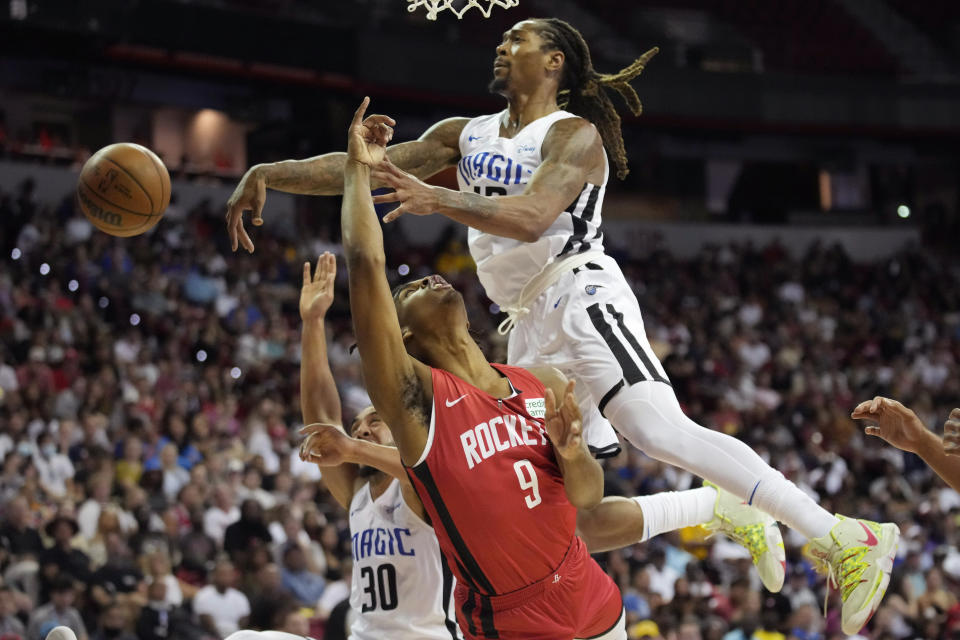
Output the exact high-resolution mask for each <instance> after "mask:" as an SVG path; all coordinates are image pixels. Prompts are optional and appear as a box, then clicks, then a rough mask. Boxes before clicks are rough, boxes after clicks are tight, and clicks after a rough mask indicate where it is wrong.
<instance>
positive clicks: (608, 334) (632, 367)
mask: <svg viewBox="0 0 960 640" xmlns="http://www.w3.org/2000/svg"><path fill="white" fill-rule="evenodd" d="M587 314H588V315H589V316H590V321H591V322H592V323H593V326H594V328H596V330H597V333H599V334H600V336H601V337H602V338H603V340H604V342H606V343H607V346H608V347H609V348H610V352H611V353H612V354H613V357H614V358H616V359H617V363H618V364H619V365H620V368H621V369H622V370H623V377H624V378H626V380H627V384H634V383H637V382H642V381H643V380H646V378H644V376H643V373H641V372H640V367H638V366H637V363H636V362H634V361H633V358H631V357H630V354H629V353H627V348H626V347H624V346H623V343H622V342H620V338H618V337H617V336H616V334H614V333H613V327H611V326H610V325H609V324H607V321H606V319H605V318H604V317H603V311H601V310H600V303H599V302H597V303H594V304H592V305H590V306H589V307H587Z"/></svg>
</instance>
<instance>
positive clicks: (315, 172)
mask: <svg viewBox="0 0 960 640" xmlns="http://www.w3.org/2000/svg"><path fill="white" fill-rule="evenodd" d="M386 122H389V123H390V126H393V120H392V119H390V118H387V120H386ZM467 122H468V119H467V118H447V119H446V120H441V121H440V122H438V123H436V124H435V125H433V126H432V127H430V128H429V129H427V131H426V132H424V134H423V135H422V136H420V138H419V139H418V140H412V141H410V142H401V143H400V144H396V145H393V146H392V147H390V148H389V149H388V150H387V155H388V156H389V158H390V160H391V162H393V163H394V164H395V165H397V166H398V167H401V168H403V169H406V170H407V171H409V172H410V173H412V174H413V175H415V176H417V177H419V178H429V177H430V176H432V175H434V174H435V173H437V172H438V171H441V170H443V169H445V168H447V167H452V166H454V165H455V164H456V163H457V160H458V159H459V158H460V144H459V140H460V132H461V131H463V127H464V125H466V123H467ZM346 160H347V154H346V153H343V152H333V153H325V154H323V155H319V156H314V157H313V158H307V159H305V160H283V161H281V162H272V163H268V164H258V165H255V166H253V167H251V168H250V169H248V170H247V172H246V173H245V174H244V175H243V177H242V178H241V179H240V183H239V184H238V185H237V188H236V189H235V190H234V192H233V195H231V196H230V199H229V200H228V201H227V232H228V233H229V234H230V242H231V245H232V247H233V250H234V251H236V250H237V247H238V245H243V248H244V249H246V250H247V251H251V252H252V251H253V241H252V240H251V239H250V236H249V235H248V234H247V231H246V229H245V228H244V226H243V212H244V211H250V212H251V213H252V216H253V217H252V220H253V224H254V226H260V225H261V224H263V205H264V203H265V202H266V198H267V189H275V190H277V191H284V192H286V193H297V194H303V195H316V196H328V195H339V194H341V193H343V167H344V164H345V163H346Z"/></svg>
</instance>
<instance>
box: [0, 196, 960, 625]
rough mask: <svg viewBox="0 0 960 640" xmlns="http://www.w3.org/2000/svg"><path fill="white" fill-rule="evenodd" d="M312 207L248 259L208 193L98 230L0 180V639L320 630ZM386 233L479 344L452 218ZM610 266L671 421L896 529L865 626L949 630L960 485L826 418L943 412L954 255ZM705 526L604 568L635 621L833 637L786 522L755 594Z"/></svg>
mask: <svg viewBox="0 0 960 640" xmlns="http://www.w3.org/2000/svg"><path fill="white" fill-rule="evenodd" d="M335 203H336V201H335V200H333V199H330V209H329V211H328V212H327V213H326V214H325V215H319V216H317V217H314V218H313V219H310V220H309V221H304V227H303V228H302V229H299V230H298V231H299V233H297V234H295V235H296V237H299V238H300V239H301V240H300V241H299V242H297V243H294V242H289V241H286V240H282V239H280V238H279V237H277V236H275V235H273V234H272V233H271V228H270V226H269V225H267V226H265V227H262V228H260V229H258V234H257V251H256V252H255V253H254V254H252V255H250V254H246V253H237V254H233V253H230V252H229V251H228V250H227V247H226V242H227V240H226V234H225V233H223V229H222V215H221V214H220V207H217V208H216V209H214V208H213V206H212V204H211V203H204V204H201V205H199V206H198V207H197V208H196V209H194V210H191V211H178V210H177V209H176V207H174V208H173V209H172V210H171V211H170V212H169V213H168V215H167V217H166V218H165V219H164V220H163V221H162V223H161V224H160V225H159V227H158V228H157V229H156V230H155V231H153V232H151V233H149V234H147V235H144V236H141V237H136V238H129V239H114V238H110V237H108V236H106V235H104V234H101V233H99V232H95V231H93V230H92V229H91V227H90V226H89V224H88V223H87V222H86V221H85V220H84V219H83V218H82V215H81V214H80V213H79V212H78V211H77V210H76V209H75V207H74V204H73V201H72V199H71V198H70V197H66V198H64V199H63V200H62V201H60V202H59V203H57V202H56V201H54V202H52V203H47V202H44V199H43V198H41V197H39V196H38V194H36V193H33V192H32V191H31V188H30V184H29V183H25V184H23V185H21V188H20V189H19V190H18V191H15V192H2V193H0V225H2V230H0V231H2V232H0V237H2V238H3V240H2V242H3V245H4V246H3V248H2V250H3V252H4V255H5V256H9V259H5V261H4V263H3V268H2V270H0V335H2V336H3V350H2V351H0V389H2V393H3V396H2V399H0V421H2V422H0V424H2V429H0V458H2V461H3V464H2V475H0V509H2V511H0V520H2V522H3V526H2V529H0V569H2V571H3V576H4V581H3V587H2V588H0V607H2V608H0V616H2V617H0V635H3V636H4V637H6V638H8V640H14V638H16V637H19V638H22V640H42V635H43V633H45V631H46V630H49V628H51V627H52V626H53V625H54V624H55V623H60V624H63V623H67V624H70V626H73V627H74V628H77V629H81V630H82V629H86V633H87V634H88V635H89V637H90V638H97V639H114V638H118V637H123V638H130V637H131V635H130V634H135V637H138V638H141V640H155V639H157V640H159V639H161V638H173V637H176V638H180V637H186V638H198V639H200V638H213V637H224V636H225V635H227V634H229V633H230V632H231V631H233V630H236V629H237V628H241V627H244V626H249V627H252V628H280V629H286V630H291V631H293V632H295V633H299V634H310V635H313V636H314V637H316V638H324V639H330V638H337V637H343V625H344V620H345V619H346V618H347V617H348V616H347V611H346V608H347V605H346V602H345V599H346V598H347V595H348V593H349V580H350V543H349V540H350V535H349V532H348V523H347V518H346V513H345V512H344V511H343V510H342V509H341V508H339V507H338V506H337V505H335V503H334V501H333V500H332V499H331V498H330V496H329V494H328V493H327V492H326V491H325V490H324V487H323V480H322V477H321V474H320V473H319V470H318V469H317V468H315V467H312V466H310V465H307V464H304V463H302V462H301V461H300V460H299V459H298V457H297V444H298V442H297V440H298V439H297V429H298V427H299V426H300V425H301V424H302V422H301V419H300V415H299V378H298V369H299V357H300V356H299V339H300V326H299V316H298V310H297V302H298V296H299V287H300V284H301V283H300V281H299V278H300V275H301V267H302V264H303V261H305V260H312V259H315V256H316V255H318V253H319V252H321V251H322V250H326V249H330V250H333V251H334V252H336V251H337V250H338V244H337V242H336V238H337V226H338V219H337V215H336V214H337V208H336V206H335ZM389 240H390V242H389V244H390V248H389V254H390V255H389V256H388V262H389V264H390V265H391V266H392V267H391V277H392V278H393V279H395V280H397V281H399V280H404V279H407V278H412V277H416V276H420V275H425V274H428V273H432V272H434V271H439V272H441V273H444V274H445V276H447V277H448V278H449V279H450V280H451V281H452V282H453V283H454V284H455V286H457V287H458V289H460V290H461V291H463V293H464V296H465V298H466V300H467V303H468V305H469V311H470V315H471V318H472V319H473V326H474V328H475V329H476V330H477V335H478V337H479V339H480V340H481V342H482V344H483V345H484V347H485V349H486V350H487V351H488V353H489V354H490V356H491V357H492V358H494V359H499V360H502V359H503V357H504V352H505V345H504V343H503V341H502V338H500V337H499V336H498V335H497V333H496V331H495V330H494V327H495V325H496V323H497V321H498V320H499V315H498V314H495V313H493V311H495V308H491V307H490V303H489V301H488V300H487V299H486V298H485V296H484V295H483V292H482V290H481V289H480V286H479V284H478V283H477V281H476V276H475V274H474V273H473V271H472V262H471V261H470V259H469V256H468V254H467V252H466V247H465V245H464V244H463V242H462V239H461V235H460V234H459V233H457V232H456V230H455V229H454V228H453V227H451V228H450V229H449V231H448V232H446V233H444V234H442V236H441V241H440V244H439V245H438V246H437V247H436V248H435V249H434V250H433V251H426V252H425V251H423V250H422V249H414V248H411V247H410V246H409V244H408V243H407V241H406V240H405V239H404V238H403V235H402V234H401V233H394V234H392V235H391V236H390V238H389ZM425 256H432V257H425ZM619 258H620V261H621V265H622V266H623V269H624V271H625V273H626V275H627V277H628V278H629V280H630V282H631V284H632V286H633V288H634V290H635V291H636V292H637V295H638V297H639V300H640V304H641V306H642V308H643V309H644V317H645V321H646V326H647V332H648V334H649V336H650V338H651V342H652V344H653V346H654V348H655V350H656V351H657V352H658V353H659V355H660V357H661V358H662V359H663V361H664V363H665V366H666V368H667V371H668V372H669V374H670V377H671V379H672V381H673V384H674V386H675V387H676V388H677V391H678V395H679V397H680V398H681V400H682V402H683V403H684V408H685V410H686V411H687V412H688V413H689V415H691V417H693V418H694V419H695V420H698V421H702V423H703V424H706V425H710V426H711V427H713V428H715V429H720V430H723V431H726V432H728V433H732V434H734V435H736V436H738V437H740V438H743V439H744V440H745V441H746V442H748V443H750V444H751V445H752V446H753V447H755V448H756V449H757V450H758V451H759V452H760V453H761V454H762V455H763V456H764V457H766V458H768V459H769V460H770V461H771V462H772V463H773V465H774V466H775V467H777V468H778V469H780V470H782V471H783V472H784V473H785V474H786V475H787V476H788V477H790V478H791V479H792V480H794V481H795V482H797V483H798V484H799V485H800V486H801V487H803V488H804V489H805V490H807V491H810V492H811V493H812V494H814V495H816V496H817V497H818V498H819V500H820V501H821V502H822V503H823V504H824V506H825V507H826V508H828V509H830V510H833V511H838V512H844V513H855V514H858V515H859V516H862V517H866V518H870V519H875V520H883V521H887V520H892V521H894V522H897V523H898V524H899V525H900V527H901V529H902V531H903V533H904V537H903V542H902V543H901V547H900V555H899V557H898V564H897V567H896V570H895V572H894V576H893V582H892V584H891V587H890V592H889V595H888V596H887V599H886V600H885V604H884V606H883V608H882V609H881V610H880V611H879V612H878V613H877V615H876V616H875V618H874V620H873V621H872V623H871V626H870V634H869V636H870V637H871V638H876V639H900V638H952V637H955V636H956V634H957V633H958V631H957V630H958V629H960V607H958V606H957V597H956V593H957V590H958V587H960V552H958V545H960V534H958V526H960V495H958V494H957V493H956V492H953V491H952V490H949V489H947V488H946V487H945V485H943V484H942V483H941V482H940V481H939V480H938V479H936V478H935V477H934V476H932V474H931V473H930V471H929V470H928V469H927V468H926V467H925V466H924V465H923V464H922V463H921V462H920V461H919V460H918V459H917V458H915V457H914V456H912V455H908V454H904V453H902V452H900V451H898V450H895V449H893V448H891V447H889V446H886V445H885V444H884V443H882V442H879V441H871V440H870V439H869V438H867V437H865V436H864V435H863V434H862V432H861V430H860V427H859V426H858V425H856V424H855V423H854V422H853V421H851V420H850V419H849V417H848V414H849V412H850V411H851V410H852V408H853V407H854V406H855V405H856V403H857V402H859V401H861V400H863V399H867V398H871V397H873V396H874V395H876V394H883V395H888V396H891V397H895V398H900V399H902V400H903V401H904V402H906V403H907V404H909V405H910V406H912V407H913V408H914V409H915V410H916V411H917V413H918V415H920V416H921V417H922V418H923V420H924V421H925V422H926V423H927V424H928V425H929V426H930V427H931V428H932V429H935V430H936V429H940V428H941V425H942V422H943V420H944V419H945V418H946V415H947V414H948V413H949V410H950V409H951V408H952V406H955V405H956V404H957V399H958V398H960V376H958V373H960V372H958V370H957V361H958V357H960V313H958V310H960V261H958V260H957V258H956V256H952V257H950V256H947V255H944V254H934V253H928V252H925V251H924V250H922V249H921V248H919V247H911V248H907V249H904V250H903V251H901V252H900V253H898V254H897V255H895V256H893V257H891V258H888V259H885V260H883V261H881V262H877V263H869V264H859V263H854V262H852V261H851V260H850V259H849V257H848V256H847V255H846V254H845V251H844V250H843V248H842V247H840V246H839V245H837V246H821V245H819V244H814V245H812V246H810V247H809V248H808V249H807V251H806V253H805V254H804V255H803V258H802V259H800V260H796V259H792V258H790V257H789V255H788V254H787V252H786V251H785V250H784V248H783V247H782V246H781V245H779V244H776V243H774V244H771V245H769V246H757V247H754V246H750V245H747V244H731V245H723V246H714V245H707V246H705V247H704V248H703V249H702V250H701V251H700V252H699V253H697V254H696V255H695V256H694V257H693V258H692V259H685V260H681V259H678V258H676V257H674V256H672V255H671V254H670V253H669V252H667V251H666V250H663V249H653V250H651V251H650V252H649V255H647V256H646V257H644V258H642V259H633V258H629V257H628V256H626V255H623V256H619ZM398 265H401V266H402V267H398ZM400 272H403V273H404V275H402V276H401V275H400ZM344 276H345V272H344V269H341V271H340V273H339V274H338V281H339V286H338V292H337V299H336V302H335V304H334V306H333V308H332V309H331V311H330V314H329V322H328V327H329V336H328V341H329V345H330V348H329V352H330V365H331V367H332V369H333V372H334V377H335V379H336V380H337V383H338V386H339V391H340V395H341V397H342V398H343V403H344V418H345V419H346V420H349V419H350V418H351V417H352V415H353V414H354V413H355V412H356V411H358V410H359V409H360V408H362V407H363V406H365V405H366V404H367V402H368V399H367V396H366V393H365V392H364V390H363V385H362V381H361V380H360V378H359V367H358V360H357V358H356V356H355V355H353V354H351V353H350V352H349V346H350V344H351V342H352V335H351V328H350V319H349V316H348V313H347V292H346V286H345V281H344V280H345V278H344ZM605 467H606V474H607V477H606V490H607V492H608V493H610V494H619V495H636V494H638V493H652V492H657V491H664V490H675V489H684V488H688V487H692V486H695V485H696V484H697V482H698V480H697V479H696V478H693V477H691V476H690V475H689V474H687V473H685V472H682V471H679V470H677V469H674V468H670V467H665V466H664V465H662V464H660V463H658V462H655V461H653V460H651V459H648V458H646V457H645V456H644V455H642V454H640V453H638V452H637V451H635V450H633V449H632V448H631V447H630V446H629V445H626V444H625V446H624V452H623V453H622V454H621V455H619V456H618V457H616V458H613V459H611V460H608V461H606V462H605ZM318 480H319V482H318ZM704 534H705V532H704V531H702V530H699V529H689V530H683V531H681V532H679V533H678V534H673V535H669V536H664V537H662V538H660V539H658V540H655V541H653V542H652V543H650V544H648V545H641V546H636V547H633V548H630V549H625V550H623V551H618V552H613V553H608V554H604V555H603V556H602V557H601V558H600V559H601V560H602V562H603V563H604V565H605V566H606V568H607V570H608V571H610V573H611V575H613V576H614V577H615V578H616V579H617V581H618V583H619V584H620V586H621V588H622V590H623V593H624V602H625V606H626V607H627V611H628V615H629V618H630V623H631V634H632V637H634V638H643V637H651V638H659V637H663V638H677V639H683V640H695V639H696V638H705V639H721V638H722V639H726V640H736V639H738V638H743V639H745V640H746V639H749V638H757V639H770V638H792V639H812V638H834V637H838V633H839V622H838V614H839V601H838V600H837V599H836V598H835V593H834V595H833V596H831V597H830V598H829V599H828V601H827V602H826V605H827V617H826V619H824V618H823V615H822V608H823V606H824V604H825V601H824V596H825V593H826V592H825V584H824V580H823V578H822V577H819V576H817V575H815V574H814V572H813V571H812V568H811V566H810V565H809V564H808V563H807V562H806V561H805V560H804V559H803V557H802V555H801V548H802V546H803V544H804V540H803V539H801V538H799V537H796V536H795V535H794V534H793V533H787V534H786V536H785V537H786V541H787V550H788V559H789V567H788V576H789V577H788V580H787V585H786V587H785V588H784V591H783V593H781V594H780V595H777V596H773V595H771V594H769V593H766V592H765V591H763V589H762V588H761V587H760V585H759V582H758V579H757V576H756V574H755V572H754V571H753V569H752V567H751V563H750V560H749V556H747V555H746V552H745V551H744V550H742V549H741V548H739V547H737V546H736V545H733V544H731V543H729V542H726V541H724V540H721V539H706V538H705V537H704ZM71 621H76V622H75V623H72V622H71ZM81 621H82V626H81V624H80V622H81ZM80 640H84V638H83V636H82V635H81V638H80Z"/></svg>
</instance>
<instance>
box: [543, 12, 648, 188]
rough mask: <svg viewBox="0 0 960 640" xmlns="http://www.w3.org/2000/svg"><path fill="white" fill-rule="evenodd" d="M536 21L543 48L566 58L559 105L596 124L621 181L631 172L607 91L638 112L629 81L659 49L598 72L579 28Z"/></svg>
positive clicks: (551, 20)
mask: <svg viewBox="0 0 960 640" xmlns="http://www.w3.org/2000/svg"><path fill="white" fill-rule="evenodd" d="M536 23H537V25H538V28H537V33H538V34H539V35H540V37H541V38H543V40H544V45H543V46H544V49H545V50H547V51H551V50H555V49H558V50H560V51H561V52H563V55H564V58H565V59H564V63H563V77H562V78H561V79H560V92H559V93H558V94H557V101H558V103H559V105H560V108H562V109H566V110H567V111H570V112H571V113H575V114H577V115H578V116H580V117H582V118H585V119H587V120H589V121H590V122H592V123H593V124H594V126H596V127H597V129H598V130H599V131H600V138H601V139H602V140H603V146H604V147H606V149H607V152H608V153H610V154H611V155H612V156H613V164H614V166H616V168H617V177H618V178H620V179H621V180H623V179H624V178H626V177H627V174H628V173H629V172H630V170H629V169H627V151H626V149H624V147H623V134H622V133H621V131H620V116H619V115H617V110H616V109H615V108H614V106H613V102H611V101H610V97H609V96H608V95H607V91H606V90H607V89H613V90H615V91H616V92H617V93H619V94H620V95H621V96H623V99H624V100H625V101H626V103H627V106H629V107H630V111H631V112H632V113H633V115H636V116H638V115H640V113H641V112H642V111H643V105H642V104H640V97H639V96H638V95H637V92H636V91H634V89H633V87H631V86H630V81H631V80H633V79H634V78H636V77H637V76H638V75H640V73H641V72H642V71H643V68H644V67H645V66H646V65H647V62H648V61H649V60H650V58H652V57H653V56H655V55H656V54H657V52H658V51H660V49H659V48H657V47H654V48H653V49H650V50H649V51H647V52H646V53H644V54H643V55H642V56H640V57H639V58H637V59H636V60H634V61H633V64H631V65H630V66H628V67H626V68H624V69H621V70H620V71H619V72H617V73H614V74H603V73H597V71H596V69H594V68H593V62H592V61H591V60H590V49H589V48H588V47H587V43H586V41H585V40H584V39H583V36H582V35H580V32H579V31H577V30H576V29H574V28H573V27H572V26H571V25H570V24H569V23H567V22H564V21H563V20H560V19H559V18H539V19H537V20H536Z"/></svg>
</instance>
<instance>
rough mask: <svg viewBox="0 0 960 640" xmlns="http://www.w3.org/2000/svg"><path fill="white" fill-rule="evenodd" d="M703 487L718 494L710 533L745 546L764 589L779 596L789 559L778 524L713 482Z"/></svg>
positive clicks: (707, 524)
mask: <svg viewBox="0 0 960 640" xmlns="http://www.w3.org/2000/svg"><path fill="white" fill-rule="evenodd" d="M703 484H704V486H706V487H713V488H714V489H716V490H717V502H716V504H714V506H713V520H711V521H710V522H707V523H706V524H704V525H703V526H704V527H706V528H707V529H708V530H710V531H719V532H720V533H722V534H724V535H725V536H727V537H728V538H730V539H731V540H733V541H734V542H736V543H738V544H740V545H743V546H744V547H745V548H746V549H747V551H749V552H750V557H751V558H753V564H754V566H756V567H757V572H759V573H760V581H761V582H762V583H763V586H765V587H766V588H767V590H768V591H770V592H772V593H777V592H779V591H780V589H782V588H783V578H784V575H785V574H786V572H787V556H786V554H785V553H784V550H783V536H781V535H780V527H779V526H778V525H777V521H776V520H774V519H773V518H772V517H771V516H769V515H767V514H766V513H764V512H763V511H760V510H759V509H757V508H756V507H751V506H750V505H748V504H747V503H745V502H744V501H743V500H741V499H740V498H738V497H737V496H735V495H733V494H732V493H730V492H729V491H724V490H723V489H721V488H719V487H718V486H716V485H715V484H712V483H710V482H704V483H703Z"/></svg>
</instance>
